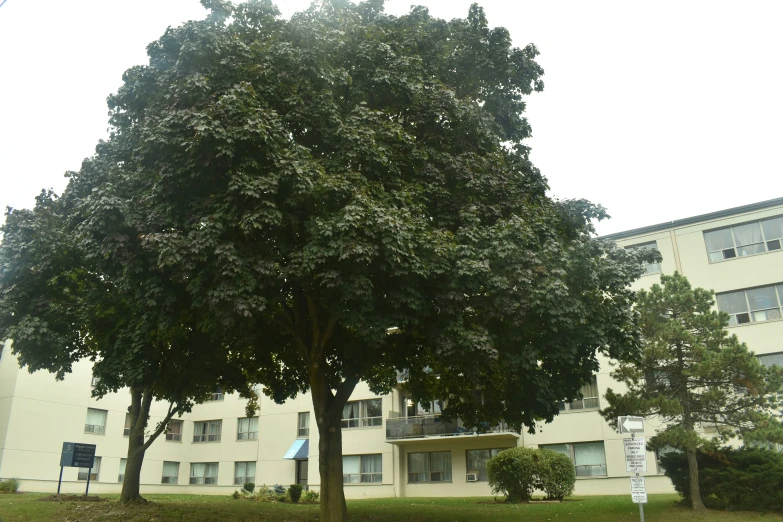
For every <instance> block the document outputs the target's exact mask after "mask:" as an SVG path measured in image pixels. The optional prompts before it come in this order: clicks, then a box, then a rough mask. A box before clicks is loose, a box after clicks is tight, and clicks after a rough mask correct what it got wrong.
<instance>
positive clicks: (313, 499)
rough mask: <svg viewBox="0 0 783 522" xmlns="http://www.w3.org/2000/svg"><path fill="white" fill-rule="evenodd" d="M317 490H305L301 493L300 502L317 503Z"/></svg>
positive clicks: (318, 500)
mask: <svg viewBox="0 0 783 522" xmlns="http://www.w3.org/2000/svg"><path fill="white" fill-rule="evenodd" d="M318 497H319V495H318V492H317V491H313V490H307V491H305V492H304V493H303V494H302V498H301V500H300V502H301V503H302V504H318V503H319V502H320V499H319V498H318Z"/></svg>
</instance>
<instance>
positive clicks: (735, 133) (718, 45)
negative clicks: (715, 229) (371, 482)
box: [0, 0, 783, 234]
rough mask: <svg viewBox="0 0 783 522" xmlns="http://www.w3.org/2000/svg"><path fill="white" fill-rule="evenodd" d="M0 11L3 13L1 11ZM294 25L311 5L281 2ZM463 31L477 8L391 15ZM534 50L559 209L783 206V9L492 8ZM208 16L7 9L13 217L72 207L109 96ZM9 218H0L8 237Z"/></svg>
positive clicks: (535, 112) (136, 0) (182, 5)
mask: <svg viewBox="0 0 783 522" xmlns="http://www.w3.org/2000/svg"><path fill="white" fill-rule="evenodd" d="M0 3H2V0H0ZM277 3H278V6H279V7H280V9H281V11H282V12H283V14H284V15H290V14H291V13H293V12H295V11H298V10H300V9H302V8H304V7H306V6H307V5H308V4H309V0H279V1H278V2H277ZM415 3H419V4H423V5H426V6H427V7H429V8H430V12H431V13H432V14H433V15H435V16H439V17H441V18H447V19H450V18H454V17H464V16H465V15H466V14H467V11H468V6H469V5H470V3H471V0H421V1H420V2H414V1H411V0H389V1H388V2H387V5H386V10H387V12H390V13H392V14H402V13H404V12H406V11H407V10H408V9H409V7H410V5H411V4H415ZM479 3H480V4H481V5H482V6H483V7H484V8H485V10H486V12H487V16H488V18H489V22H490V24H491V25H493V26H495V25H503V26H505V27H507V28H508V29H509V30H510V31H511V34H512V36H513V38H514V42H515V44H516V45H519V46H523V45H525V44H527V43H529V42H533V43H535V44H536V45H537V46H538V47H539V49H540V50H541V56H540V63H541V64H542V66H543V67H544V69H545V71H546V74H545V76H544V81H545V84H546V87H545V90H544V92H543V93H540V94H535V95H533V96H531V97H530V99H529V100H528V117H529V119H530V122H531V124H532V126H533V133H534V137H533V139H531V140H530V145H531V146H532V147H533V156H532V157H533V160H534V162H535V163H536V165H537V166H538V167H539V168H540V169H541V170H542V171H543V173H544V174H545V175H546V176H547V178H548V179H549V182H550V185H551V187H552V193H553V195H555V196H558V197H562V198H577V197H578V198H586V199H589V200H591V201H593V202H595V203H600V204H602V205H604V206H605V207H607V208H608V209H609V213H610V214H611V215H612V217H613V219H612V220H610V221H608V222H604V223H601V224H599V226H598V231H599V233H601V234H608V233H611V232H617V231H620V230H627V229H631V228H636V227H640V226H645V225H651V224H655V223H659V222H663V221H668V220H673V219H678V218H683V217H688V216H692V215H695V214H701V213H705V212H710V211H715V210H720V209H724V208H729V207H733V206H737V205H744V204H748V203H753V202H756V201H762V200H765V199H771V198H775V197H781V196H783V173H782V172H781V170H783V169H781V159H780V152H781V143H783V126H782V125H781V122H783V68H781V66H780V63H781V51H783V31H781V30H780V21H781V20H782V19H783V2H780V1H760V0H759V1H753V2H748V1H743V0H737V1H734V2H721V1H717V0H709V1H706V0H705V1H696V0H689V1H688V2H683V1H681V0H680V1H660V0H659V1H656V2H628V1H589V2H585V1H579V0H572V1H564V0H561V1H557V2H554V1H551V0H527V1H517V0H483V1H480V2H479ZM204 13H205V11H204V10H203V9H202V7H201V5H200V4H199V2H198V0H124V1H119V0H71V1H67V2H66V1H63V0H7V1H6V2H5V4H4V5H3V6H2V7H0V205H2V206H3V207H5V206H6V205H10V206H13V207H30V206H32V204H33V198H34V196H35V195H36V194H37V193H38V192H39V191H40V190H41V189H42V188H53V189H54V190H55V191H57V192H60V191H62V189H63V188H64V186H65V180H64V178H63V173H64V172H65V171H67V170H77V169H78V168H79V165H80V163H81V160H82V159H83V158H84V157H86V156H89V155H90V154H92V153H93V151H94V147H95V144H96V142H97V140H98V139H100V138H102V137H105V136H106V127H107V123H106V122H107V108H106V103H105V100H106V96H107V95H108V94H109V93H110V92H113V91H115V90H116V89H117V87H118V86H119V85H120V83H121V77H122V73H123V71H124V70H125V69H127V68H128V67H130V66H132V65H135V64H139V63H146V61H147V60H146V54H145V47H146V45H147V44H148V43H149V42H150V41H152V40H154V39H155V38H157V37H158V36H159V35H160V34H161V33H162V32H163V31H164V29H165V28H166V27H167V26H170V25H178V24H180V23H182V22H183V21H185V20H188V19H194V18H202V17H203V16H204ZM2 219H3V218H0V221H1V220H2Z"/></svg>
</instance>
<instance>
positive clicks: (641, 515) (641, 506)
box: [631, 432, 644, 522]
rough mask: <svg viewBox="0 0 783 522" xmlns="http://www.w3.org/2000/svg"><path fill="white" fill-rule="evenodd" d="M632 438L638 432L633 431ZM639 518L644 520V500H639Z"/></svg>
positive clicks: (637, 474)
mask: <svg viewBox="0 0 783 522" xmlns="http://www.w3.org/2000/svg"><path fill="white" fill-rule="evenodd" d="M631 438H632V439H635V438H636V433H633V432H632V433H631ZM636 476H637V477H638V476H639V472H638V471H637V472H636ZM639 520H640V521H641V522H644V503H643V502H639Z"/></svg>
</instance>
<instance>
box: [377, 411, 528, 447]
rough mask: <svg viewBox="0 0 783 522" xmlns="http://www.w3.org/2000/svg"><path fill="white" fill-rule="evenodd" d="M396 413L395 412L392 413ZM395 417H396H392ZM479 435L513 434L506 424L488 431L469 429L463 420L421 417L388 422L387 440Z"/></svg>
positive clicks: (489, 427) (487, 429)
mask: <svg viewBox="0 0 783 522" xmlns="http://www.w3.org/2000/svg"><path fill="white" fill-rule="evenodd" d="M390 413H394V412H390ZM390 417H394V415H390ZM478 433H512V434H515V432H514V430H512V429H511V428H509V427H508V426H507V425H506V423H501V424H498V425H497V426H487V427H486V429H483V430H480V431H479V430H476V429H468V428H466V427H465V426H464V424H463V423H462V420H461V419H446V418H445V417H441V416H440V415H424V416H420V417H400V418H390V419H387V420H386V439H387V440H397V439H421V438H427V437H456V436H460V435H476V434H478Z"/></svg>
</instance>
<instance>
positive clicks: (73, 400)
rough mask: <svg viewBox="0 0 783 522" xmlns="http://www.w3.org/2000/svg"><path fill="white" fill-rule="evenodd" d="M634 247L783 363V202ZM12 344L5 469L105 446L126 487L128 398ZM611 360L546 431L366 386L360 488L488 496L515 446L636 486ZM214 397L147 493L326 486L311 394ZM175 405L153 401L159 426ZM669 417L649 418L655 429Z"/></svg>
mask: <svg viewBox="0 0 783 522" xmlns="http://www.w3.org/2000/svg"><path fill="white" fill-rule="evenodd" d="M608 238H609V239H613V240H615V241H617V242H618V244H620V245H621V246H623V247H627V248H635V247H651V248H655V249H657V250H658V251H660V252H661V254H662V257H663V260H662V262H661V263H655V264H651V265H649V266H647V267H646V269H647V270H646V274H645V275H643V276H642V277H641V278H640V279H639V280H638V281H637V282H635V283H634V287H635V288H637V289H640V288H645V287H649V286H650V285H652V284H653V283H656V282H658V281H659V280H660V274H662V273H663V274H670V273H673V272H674V271H675V270H678V271H680V272H681V273H683V274H685V275H686V276H687V277H688V278H689V279H690V281H691V283H692V284H693V285H694V286H699V287H704V288H709V289H713V290H715V292H716V293H717V307H718V308H720V309H721V310H724V311H726V312H727V313H729V314H730V315H731V317H732V319H731V325H730V326H729V328H730V330H731V333H734V334H736V335H737V336H738V337H739V338H740V339H741V340H742V341H745V342H746V343H747V344H748V345H749V346H750V348H751V349H752V350H754V351H755V352H756V353H757V354H758V355H759V357H760V358H761V360H762V361H763V362H764V363H765V364H773V363H777V364H783V321H781V317H783V309H782V308H781V306H782V305H783V248H781V247H783V245H782V244H781V243H782V242H783V198H780V199H776V200H770V201H765V202H761V203H757V204H753V205H747V206H743V207H738V208H733V209H728V210H724V211H721V212H715V213H712V214H706V215H701V216H695V217H692V218H688V219H682V220H678V221H674V222H670V223H664V224H660V225H653V226H649V227H645V228H641V229H636V230H631V231H628V232H622V233H618V234H613V235H611V236H608ZM10 350H11V348H10V344H8V343H7V344H6V345H5V346H4V347H3V351H2V353H1V354H0V477H3V478H5V477H18V478H21V479H22V480H23V483H22V489H23V490H27V491H54V490H55V489H56V487H57V479H58V475H59V472H60V468H59V457H60V451H61V448H62V443H63V442H65V441H68V442H83V443H91V444H96V445H97V454H96V460H95V465H94V468H93V470H92V477H91V481H92V484H91V486H90V490H91V491H94V492H96V493H108V492H118V491H119V490H120V487H121V486H120V483H121V482H122V478H123V471H124V458H125V454H126V452H127V438H126V436H127V431H128V429H127V424H126V413H127V408H128V405H129V402H130V397H129V394H128V392H127V390H126V391H124V392H123V391H121V392H119V393H116V394H111V395H109V396H107V397H104V398H103V399H101V400H96V399H94V398H92V397H91V394H90V392H91V384H92V381H91V379H92V376H91V363H89V362H88V361H85V362H82V363H80V364H77V365H76V366H75V367H74V371H73V373H72V374H69V375H67V376H66V377H65V380H64V381H61V382H56V381H55V380H54V378H53V377H52V376H51V375H49V374H47V373H42V372H39V373H36V374H32V375H31V374H29V373H27V371H26V370H19V368H18V363H17V360H16V358H15V357H13V356H12V354H11V353H10ZM609 363H610V361H608V360H602V361H601V369H600V372H599V373H598V374H597V375H596V376H595V380H594V382H593V383H591V384H590V385H588V386H586V387H585V388H584V398H583V399H580V400H578V401H574V402H572V403H570V404H562V405H561V414H560V415H559V416H558V417H557V418H556V419H555V420H554V422H552V423H550V424H544V425H541V426H539V427H538V429H537V430H536V433H535V434H532V435H531V434H528V433H521V434H520V433H515V432H513V431H511V430H509V429H507V428H506V427H505V426H502V425H501V426H497V427H495V428H494V429H493V430H491V431H490V432H489V433H483V434H475V433H471V432H470V431H469V430H466V429H465V428H464V426H462V424H461V422H460V421H459V420H453V421H448V420H446V419H442V418H441V417H440V416H439V411H440V407H441V405H440V404H438V403H435V404H430V405H427V406H426V407H424V406H422V405H420V404H417V403H416V401H415V400H413V399H412V398H410V397H408V396H406V394H405V392H404V390H403V389H402V388H400V389H398V390H395V391H394V392H393V393H391V394H388V395H384V396H377V395H375V394H373V393H372V392H370V390H369V388H368V387H366V386H365V385H363V384H360V385H359V386H358V387H357V389H356V391H355V392H354V394H353V395H352V397H351V402H350V403H349V404H348V405H347V406H346V408H345V411H344V414H343V421H342V425H343V454H344V457H343V473H344V476H343V478H344V482H345V492H346V496H347V497H348V498H363V497H391V496H411V497H413V496H462V495H471V496H478V495H489V494H490V488H489V485H488V483H487V475H486V461H487V460H488V459H489V458H490V457H491V456H493V455H494V454H496V453H497V452H498V451H500V450H502V449H505V448H510V447H514V446H530V447H547V448H550V449H554V450H555V451H560V452H562V453H565V454H566V455H568V456H569V457H570V458H571V459H572V461H573V462H574V466H575V469H576V473H577V477H578V480H577V485H576V493H577V494H580V495H585V494H625V493H628V486H629V483H628V476H629V474H628V473H626V472H625V465H624V455H623V442H622V439H623V438H624V437H626V436H624V435H620V434H619V433H617V432H616V431H615V430H613V429H612V428H611V427H610V426H609V425H608V424H607V423H606V422H604V421H603V419H602V418H601V416H600V415H599V413H598V409H599V408H600V407H603V406H605V404H604V403H603V395H604V393H605V390H606V389H607V388H608V387H612V388H614V389H620V388H621V386H620V385H619V383H617V382H615V381H613V380H612V379H611V377H610V372H611V369H612V368H611V366H610V364H609ZM212 399H213V400H212V401H210V402H208V403H205V404H203V405H199V406H196V407H195V408H194V409H193V412H192V413H189V414H187V415H185V416H183V417H182V418H181V419H178V420H176V421H174V422H173V423H172V424H171V425H170V427H169V430H168V433H167V434H165V435H162V436H161V437H160V438H159V439H158V440H157V441H156V442H155V443H154V444H152V446H151V447H150V449H149V451H148V452H147V455H146V459H145V462H144V466H143V468H142V473H141V482H142V493H145V492H146V493H167V492H168V493H200V494H228V493H229V492H231V491H233V490H235V489H237V488H238V487H239V485H240V484H243V483H244V482H245V481H251V482H255V483H256V484H259V485H260V484H267V485H272V484H276V483H279V484H283V485H288V484H292V483H295V482H298V483H301V484H303V485H306V486H309V487H312V488H314V489H317V488H318V484H319V482H320V480H319V476H318V465H317V462H318V455H317V452H318V444H317V439H318V432H317V429H316V428H315V422H314V419H312V418H311V415H312V402H311V399H310V396H309V395H307V394H305V395H301V396H299V397H298V398H296V399H295V400H290V401H288V402H286V403H285V404H282V405H278V404H274V403H273V402H271V401H270V400H269V399H267V398H265V397H264V398H262V399H261V404H260V411H259V412H258V416H257V417H255V418H252V419H248V418H246V417H245V413H244V411H245V408H244V407H245V402H244V399H241V398H239V397H238V396H235V395H231V394H225V395H224V394H223V393H221V392H220V391H216V393H215V394H214V395H213V397H212ZM164 414H165V405H162V404H156V405H154V406H153V410H152V419H151V426H154V425H155V424H156V423H157V422H159V421H160V420H161V419H162V418H163V417H164ZM658 427H659V424H658V423H657V421H656V420H655V419H648V421H647V423H646V425H645V433H644V435H645V436H648V437H649V436H652V435H653V434H654V433H655V430H656V428H658ZM647 462H648V472H647V473H646V475H647V489H648V491H649V492H650V493H658V492H670V491H672V488H671V484H670V482H669V480H668V479H667V478H666V477H665V476H663V475H662V470H661V469H660V468H659V467H658V466H657V463H656V458H655V455H654V454H652V453H648V455H647ZM88 473H89V470H88V469H77V468H65V471H64V474H63V480H64V484H63V490H64V491H66V492H79V491H83V490H84V487H85V482H86V479H87V475H88Z"/></svg>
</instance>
